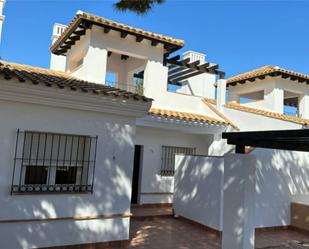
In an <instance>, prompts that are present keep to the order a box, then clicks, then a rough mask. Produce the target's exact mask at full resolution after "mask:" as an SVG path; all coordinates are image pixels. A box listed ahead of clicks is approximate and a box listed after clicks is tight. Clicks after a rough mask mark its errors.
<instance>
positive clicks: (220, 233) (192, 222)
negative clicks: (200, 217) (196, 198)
mask: <svg viewBox="0 0 309 249" xmlns="http://www.w3.org/2000/svg"><path fill="white" fill-rule="evenodd" d="M178 219H181V220H183V221H185V222H187V223H190V224H191V225H193V226H196V227H198V228H200V229H202V230H204V231H207V232H209V233H212V234H214V235H216V236H218V237H221V235H222V232H221V231H219V230H216V229H214V228H212V227H209V226H205V225H203V224H201V223H198V222H196V221H193V220H190V219H187V218H185V217H183V216H179V218H178Z"/></svg>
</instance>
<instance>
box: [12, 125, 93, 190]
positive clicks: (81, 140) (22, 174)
mask: <svg viewBox="0 0 309 249" xmlns="http://www.w3.org/2000/svg"><path fill="white" fill-rule="evenodd" d="M97 140H98V137H97V136H96V137H91V136H84V135H72V134H60V133H49V132H38V131H20V130H18V131H17V138H16V145H15V157H14V167H13V177H12V186H11V194H13V193H41V192H46V193H57V192H61V193H63V192H77V193H81V192H90V193H92V192H93V179H94V173H95V160H96V150H97Z"/></svg>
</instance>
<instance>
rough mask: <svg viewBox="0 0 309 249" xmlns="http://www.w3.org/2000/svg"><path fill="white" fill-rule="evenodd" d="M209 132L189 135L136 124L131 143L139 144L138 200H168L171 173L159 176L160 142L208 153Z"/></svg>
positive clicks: (172, 186) (152, 201)
mask: <svg viewBox="0 0 309 249" xmlns="http://www.w3.org/2000/svg"><path fill="white" fill-rule="evenodd" d="M211 141H212V136H211V135H192V134H185V133H181V132H175V131H168V130H164V129H156V128H150V127H149V128H148V127H140V126H138V127H137V128H136V141H135V144H138V145H143V160H142V166H141V171H140V174H141V182H140V193H141V195H140V203H141V204H144V203H171V202H172V195H171V194H170V193H173V192H174V177H173V176H161V174H160V169H161V157H162V154H161V153H162V145H167V146H179V147H190V148H196V153H197V154H199V155H207V154H208V146H209V144H210V143H211Z"/></svg>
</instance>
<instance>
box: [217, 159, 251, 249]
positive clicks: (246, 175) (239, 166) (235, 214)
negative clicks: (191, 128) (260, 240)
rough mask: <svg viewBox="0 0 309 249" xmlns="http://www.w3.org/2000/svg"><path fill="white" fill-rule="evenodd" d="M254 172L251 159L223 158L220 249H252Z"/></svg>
mask: <svg viewBox="0 0 309 249" xmlns="http://www.w3.org/2000/svg"><path fill="white" fill-rule="evenodd" d="M255 169H256V158H255V156H253V155H247V154H233V155H226V156H225V157H224V190H223V203H224V205H223V216H222V217H223V220H222V225H223V230H222V231H223V234H222V249H231V248H233V249H254V241H255V178H256V176H255Z"/></svg>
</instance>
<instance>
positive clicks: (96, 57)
mask: <svg viewBox="0 0 309 249" xmlns="http://www.w3.org/2000/svg"><path fill="white" fill-rule="evenodd" d="M107 52H108V51H107V49H105V48H100V47H94V46H90V47H89V49H88V52H87V54H86V56H85V57H84V60H83V66H82V67H83V69H82V70H83V71H82V74H79V77H80V78H83V79H84V80H87V81H90V82H93V83H99V84H105V77H106V65H107V58H108V56H107ZM73 74H74V73H73Z"/></svg>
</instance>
